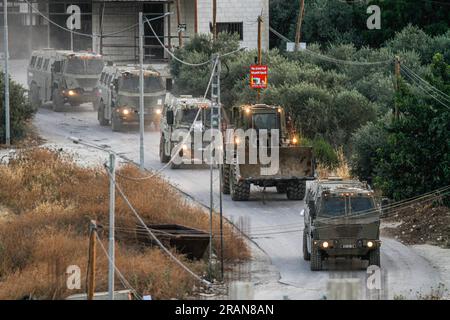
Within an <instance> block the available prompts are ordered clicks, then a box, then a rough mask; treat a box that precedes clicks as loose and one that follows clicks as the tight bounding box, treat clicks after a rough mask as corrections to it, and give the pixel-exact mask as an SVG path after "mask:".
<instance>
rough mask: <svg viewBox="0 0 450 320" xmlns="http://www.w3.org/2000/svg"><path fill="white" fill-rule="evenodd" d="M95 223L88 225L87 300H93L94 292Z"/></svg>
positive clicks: (93, 221) (92, 221)
mask: <svg viewBox="0 0 450 320" xmlns="http://www.w3.org/2000/svg"><path fill="white" fill-rule="evenodd" d="M96 233H97V223H96V222H95V220H91V223H90V224H89V261H90V263H89V270H88V277H89V281H88V295H87V299H88V300H94V292H95V264H96V248H95V245H96V240H97V236H96Z"/></svg>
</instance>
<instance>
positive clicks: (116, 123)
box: [111, 115, 123, 132]
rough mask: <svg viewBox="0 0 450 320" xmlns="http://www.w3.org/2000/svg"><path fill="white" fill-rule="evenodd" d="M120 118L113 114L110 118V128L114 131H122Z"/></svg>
mask: <svg viewBox="0 0 450 320" xmlns="http://www.w3.org/2000/svg"><path fill="white" fill-rule="evenodd" d="M122 127H123V125H122V120H120V119H119V118H118V117H117V116H115V115H113V116H112V119H111V128H112V131H114V132H120V131H122Z"/></svg>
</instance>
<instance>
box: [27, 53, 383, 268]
mask: <svg viewBox="0 0 450 320" xmlns="http://www.w3.org/2000/svg"><path fill="white" fill-rule="evenodd" d="M27 71H28V86H29V95H28V96H29V100H30V103H31V105H32V106H33V107H34V108H39V107H41V106H42V105H43V104H44V103H46V102H51V103H52V107H53V110H54V111H55V112H60V111H63V110H64V109H65V107H66V105H70V106H73V107H74V106H78V105H80V104H82V103H86V102H90V103H92V105H93V108H94V110H96V111H97V118H98V121H99V124H100V125H101V126H107V125H111V127H112V130H113V131H120V130H122V129H123V127H124V126H125V125H126V124H132V123H138V122H139V110H140V108H139V107H140V103H139V98H140V68H139V66H138V65H115V64H113V63H106V64H105V61H104V59H103V57H102V56H101V55H98V54H95V53H91V52H73V51H63V50H52V49H43V50H38V51H34V52H33V53H32V56H31V58H30V62H29V65H28V70H27ZM166 87H167V83H164V81H163V77H162V76H161V74H160V73H159V72H157V71H155V70H154V69H152V67H151V66H148V65H146V66H145V68H144V121H145V124H153V125H154V126H155V128H157V129H158V128H159V129H160V145H159V156H160V160H161V162H163V163H169V162H170V165H171V167H172V168H173V169H176V168H180V163H175V161H173V159H174V155H178V156H179V157H181V158H183V159H188V160H189V161H190V163H191V164H201V163H204V159H205V155H204V152H205V150H206V147H207V145H206V144H205V143H204V142H202V143H201V144H200V145H196V144H195V143H194V141H195V139H194V135H195V133H196V132H201V133H204V132H205V131H206V130H207V129H210V128H212V127H215V128H218V124H214V123H213V126H211V101H209V100H207V99H203V98H195V97H192V96H179V97H175V96H172V95H171V94H170V93H168V92H167V91H169V90H170V88H166ZM166 89H167V90H166ZM222 110H223V109H222ZM222 115H223V119H222V124H223V125H222V127H221V128H220V130H221V131H222V133H223V142H222V143H221V145H222V146H221V147H222V148H223V149H222V150H225V151H226V152H223V154H224V159H223V160H224V162H223V170H222V190H223V193H224V194H230V195H231V199H232V200H233V201H245V200H249V197H250V189H251V185H256V186H259V187H262V188H264V189H265V188H267V187H275V188H276V190H277V192H278V193H285V194H286V196H287V198H288V199H289V200H303V199H304V198H305V194H306V199H305V209H304V210H302V213H303V216H304V225H305V227H304V230H303V258H304V259H305V260H307V261H310V264H311V270H313V271H317V270H322V269H323V266H324V261H325V259H326V258H353V257H358V258H361V259H364V260H368V262H369V264H370V265H377V266H379V265H380V246H381V242H380V234H379V233H380V231H379V228H380V212H379V210H378V209H377V205H376V203H375V198H374V193H373V191H372V190H371V189H370V188H369V187H368V186H367V185H366V184H364V183H361V182H358V181H343V180H341V179H328V180H316V174H315V162H314V156H313V151H312V148H311V147H307V146H302V145H300V138H299V137H298V136H297V134H296V132H295V130H294V128H293V126H292V123H291V121H290V118H289V116H287V115H286V112H285V110H284V108H283V107H281V106H271V105H265V104H252V105H240V106H235V107H233V108H231V112H230V113H229V114H227V112H225V110H224V112H223V114H222ZM183 130H184V131H183ZM230 130H231V131H230ZM249 130H250V132H255V133H256V135H255V136H256V138H255V139H254V137H253V136H252V135H248V134H245V132H249ZM273 130H275V131H273ZM175 131H176V132H180V131H181V132H184V134H182V135H181V136H180V137H179V138H180V139H178V140H176V141H174V140H172V134H173V133H174V132H175ZM229 132H231V136H230V135H229ZM263 132H264V134H266V138H267V139H266V140H261V138H260V133H263ZM274 132H275V133H274ZM242 133H244V134H242ZM188 138H189V139H188ZM267 141H269V143H268V142H267ZM177 146H178V147H177ZM254 147H256V152H257V153H256V157H255V159H257V161H256V162H254V163H249V161H248V160H249V159H250V152H251V151H252V150H253V149H252V148H254ZM261 152H264V154H265V155H266V156H267V155H269V154H270V155H273V154H276V153H278V157H277V159H276V160H277V165H276V166H275V167H274V168H272V167H271V165H272V164H273V163H271V164H268V163H262V162H261V161H260V159H261V157H260V154H259V153H261ZM308 180H315V181H312V182H311V184H310V185H309V188H308V190H307V184H306V182H307V181H308Z"/></svg>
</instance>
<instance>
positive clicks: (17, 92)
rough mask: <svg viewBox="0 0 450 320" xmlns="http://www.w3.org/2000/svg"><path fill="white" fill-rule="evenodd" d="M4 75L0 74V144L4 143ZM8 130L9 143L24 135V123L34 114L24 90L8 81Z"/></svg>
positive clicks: (13, 82)
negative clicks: (9, 133)
mask: <svg viewBox="0 0 450 320" xmlns="http://www.w3.org/2000/svg"><path fill="white" fill-rule="evenodd" d="M4 88H5V87H4V74H3V72H0V142H2V143H4V142H5V106H4V103H5V91H4ZM9 104H10V128H11V141H12V142H14V141H15V140H17V139H20V138H21V137H23V135H24V129H25V124H26V121H27V120H29V119H31V118H32V117H33V115H34V113H35V112H36V110H33V108H32V107H31V105H30V104H29V103H28V99H27V97H26V90H25V88H24V87H23V86H21V85H20V84H18V83H16V82H15V81H11V80H10V81H9Z"/></svg>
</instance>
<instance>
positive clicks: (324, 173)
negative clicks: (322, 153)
mask: <svg viewBox="0 0 450 320" xmlns="http://www.w3.org/2000/svg"><path fill="white" fill-rule="evenodd" d="M336 154H337V157H338V161H339V165H338V166H337V167H336V168H334V169H330V168H327V167H325V166H323V165H321V164H319V165H318V166H317V169H316V171H317V173H318V175H319V178H320V179H326V178H328V177H341V178H342V179H352V178H353V177H352V175H351V174H350V166H349V165H348V161H347V159H346V158H345V155H344V151H343V149H342V147H341V148H339V149H337V150H336Z"/></svg>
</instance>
